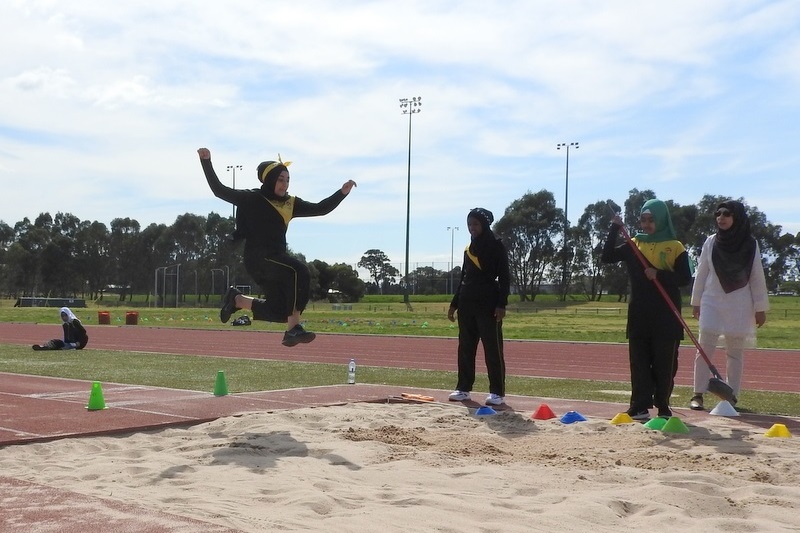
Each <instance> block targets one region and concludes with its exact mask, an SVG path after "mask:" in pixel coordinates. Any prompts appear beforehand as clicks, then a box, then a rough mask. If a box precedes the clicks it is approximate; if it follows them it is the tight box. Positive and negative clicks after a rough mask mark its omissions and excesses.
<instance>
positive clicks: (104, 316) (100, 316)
mask: <svg viewBox="0 0 800 533" xmlns="http://www.w3.org/2000/svg"><path fill="white" fill-rule="evenodd" d="M97 323H98V324H111V313H109V312H108V311H98V312H97Z"/></svg>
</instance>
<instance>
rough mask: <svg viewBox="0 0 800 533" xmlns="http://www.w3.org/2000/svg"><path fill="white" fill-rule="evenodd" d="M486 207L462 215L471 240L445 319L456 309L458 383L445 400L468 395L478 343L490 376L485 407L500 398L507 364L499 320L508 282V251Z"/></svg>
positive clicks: (470, 388)
mask: <svg viewBox="0 0 800 533" xmlns="http://www.w3.org/2000/svg"><path fill="white" fill-rule="evenodd" d="M492 222H494V216H493V215H492V213H491V211H488V210H486V209H483V208H481V207H476V208H475V209H473V210H472V211H470V212H469V214H468V215H467V229H468V230H469V234H470V237H471V241H470V244H469V246H468V247H467V249H466V250H465V251H464V264H463V266H462V267H461V280H460V281H459V284H458V287H457V288H456V290H455V294H454V295H453V301H452V302H451V303H450V309H449V310H448V312H447V318H449V319H450V321H451V322H453V321H455V315H456V312H458V385H456V389H455V390H454V391H453V392H452V393H451V394H450V400H451V401H454V402H460V401H464V400H469V399H470V394H469V393H470V391H472V386H473V385H474V384H475V356H476V355H477V351H478V341H481V343H482V344H483V352H484V357H485V360H486V370H487V372H488V374H489V396H487V398H486V404H487V405H500V404H502V403H503V401H504V396H505V386H506V384H505V382H506V363H505V360H504V359H503V318H504V317H505V316H506V305H507V304H508V294H509V290H510V284H511V281H510V280H511V275H510V273H509V268H508V253H507V252H506V248H505V246H503V243H502V241H501V240H500V239H498V238H497V237H495V235H494V233H493V232H492V230H491V229H489V226H490V225H491V224H492Z"/></svg>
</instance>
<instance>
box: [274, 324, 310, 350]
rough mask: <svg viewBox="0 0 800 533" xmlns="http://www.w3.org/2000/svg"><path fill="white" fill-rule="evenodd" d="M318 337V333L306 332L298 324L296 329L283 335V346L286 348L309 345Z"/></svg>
mask: <svg viewBox="0 0 800 533" xmlns="http://www.w3.org/2000/svg"><path fill="white" fill-rule="evenodd" d="M316 337H317V334H316V333H313V332H311V331H306V330H304V329H303V326H301V325H300V324H297V325H296V326H295V327H293V328H292V329H290V330H289V331H287V332H286V333H284V334H283V341H282V342H281V344H283V345H284V346H297V345H298V344H300V343H301V342H302V343H309V342H311V341H313V340H314V339H315V338H316Z"/></svg>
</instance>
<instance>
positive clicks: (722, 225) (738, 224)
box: [689, 200, 769, 410]
mask: <svg viewBox="0 0 800 533" xmlns="http://www.w3.org/2000/svg"><path fill="white" fill-rule="evenodd" d="M714 215H715V217H716V220H717V226H718V230H717V233H716V234H714V235H710V236H709V237H708V238H707V239H706V242H705V243H703V249H702V251H701V252H700V260H699V261H698V264H697V271H696V277H695V281H694V287H693V288H692V314H693V315H694V317H695V318H698V319H699V320H700V338H699V343H700V347H701V348H702V349H703V352H704V353H705V354H706V355H707V356H708V358H709V359H710V360H711V361H712V363H713V360H714V350H715V349H716V346H717V343H719V342H720V338H721V337H722V338H723V339H724V343H725V353H726V356H727V358H726V359H727V361H726V368H725V369H726V380H727V382H728V385H730V386H731V388H732V389H733V393H734V396H737V397H738V395H739V391H740V389H741V385H742V370H743V368H744V349H745V348H752V347H754V346H755V340H756V328H757V327H759V328H760V327H761V326H762V325H764V322H766V320H767V315H766V311H768V310H769V300H768V298H767V283H766V280H765V279H764V268H763V266H762V265H761V252H760V251H759V248H758V243H757V242H756V240H755V238H753V236H752V234H751V233H750V220H749V219H748V217H747V212H746V211H745V208H744V205H743V204H742V203H741V202H737V201H735V200H726V201H725V202H722V203H721V204H719V205H718V206H717V211H716V213H715V214H714ZM710 378H711V371H710V370H709V368H708V365H707V364H706V362H705V361H704V360H703V358H702V356H701V355H700V353H699V352H698V353H697V355H695V359H694V397H693V398H692V399H691V401H690V403H689V406H690V407H691V408H692V409H695V410H702V409H703V393H704V392H706V390H707V388H708V380H709V379H710ZM731 403H734V404H735V403H736V402H735V400H734V401H733V402H731Z"/></svg>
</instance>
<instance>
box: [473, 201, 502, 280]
mask: <svg viewBox="0 0 800 533" xmlns="http://www.w3.org/2000/svg"><path fill="white" fill-rule="evenodd" d="M467 218H468V219H469V218H474V219H475V220H477V221H478V222H480V223H481V228H482V230H481V234H480V235H478V236H477V237H475V238H473V239H472V240H471V241H470V243H469V253H471V254H472V255H474V256H475V257H477V258H478V261H479V262H480V264H481V266H484V265H486V264H487V263H488V259H489V258H490V257H491V254H492V253H493V251H494V249H495V247H496V246H497V237H495V235H494V233H493V232H492V230H491V229H489V226H491V225H492V222H494V215H493V214H492V212H491V211H489V210H488V209H484V208H482V207H476V208H475V209H473V210H472V211H470V212H469V213H468V214H467Z"/></svg>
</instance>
